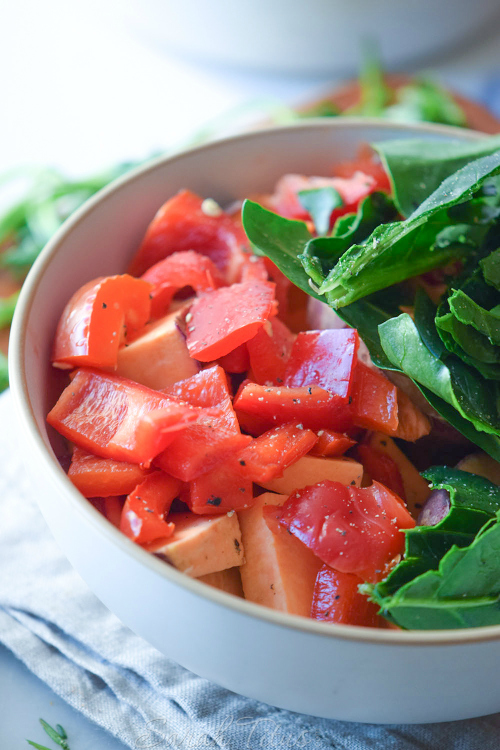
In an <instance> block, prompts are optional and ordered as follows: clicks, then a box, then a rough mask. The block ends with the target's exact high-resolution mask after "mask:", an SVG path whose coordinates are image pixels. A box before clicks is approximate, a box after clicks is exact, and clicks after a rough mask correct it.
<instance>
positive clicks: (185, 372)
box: [116, 311, 198, 390]
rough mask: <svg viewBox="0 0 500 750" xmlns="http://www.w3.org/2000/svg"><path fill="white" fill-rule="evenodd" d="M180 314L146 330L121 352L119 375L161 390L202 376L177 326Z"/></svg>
mask: <svg viewBox="0 0 500 750" xmlns="http://www.w3.org/2000/svg"><path fill="white" fill-rule="evenodd" d="M178 316H179V311H177V312H173V313H170V314H169V315H166V316H165V317H164V318H161V320H158V321H156V323H151V324H150V325H149V326H147V327H146V332H145V333H143V334H142V335H141V336H140V337H139V338H137V339H136V340H135V341H133V342H132V343H131V344H129V346H125V347H123V348H122V349H120V350H119V351H118V367H117V370H116V371H117V373H118V374H119V375H123V377H125V378H130V380H135V381H136V382H137V383H141V384H142V385H147V386H148V388H154V390H161V389H162V388H168V387H169V386H171V385H173V384H174V383H176V382H177V381H179V380H184V379H185V378H189V377H191V375H195V374H196V373H197V372H198V365H197V363H196V362H195V360H194V359H192V358H191V357H190V356H189V353H188V350H187V346H186V341H185V339H184V336H183V335H182V333H181V332H180V331H179V329H178V328H177V325H176V319H177V318H178Z"/></svg>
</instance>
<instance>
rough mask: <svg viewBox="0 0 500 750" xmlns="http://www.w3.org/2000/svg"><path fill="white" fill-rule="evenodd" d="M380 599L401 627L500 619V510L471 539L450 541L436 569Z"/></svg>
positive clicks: (447, 625) (490, 622) (481, 623)
mask: <svg viewBox="0 0 500 750" xmlns="http://www.w3.org/2000/svg"><path fill="white" fill-rule="evenodd" d="M365 590H366V589H365ZM374 598H376V596H375V597H374ZM377 601H378V602H379V604H380V605H381V608H382V613H383V614H384V616H385V617H387V618H388V619H390V620H392V621H393V622H395V623H397V624H398V625H399V626H400V627H402V628H408V629H414V630H430V629H433V630H434V629H436V630H440V629H446V628H465V627H479V626H484V625H496V624H499V623H500V514H499V513H497V514H496V516H495V519H494V520H492V521H489V522H488V523H487V524H486V525H485V526H484V527H483V528H482V530H481V531H480V532H479V533H478V534H477V536H476V538H475V539H474V541H473V542H472V543H471V544H470V545H468V546H467V547H463V548H459V547H456V546H454V547H452V548H451V549H450V550H449V551H448V552H447V553H446V554H445V555H444V557H443V558H442V560H441V561H440V563H439V569H438V570H430V571H428V572H426V573H424V574H422V575H419V576H417V577H416V578H414V579H413V580H411V581H409V582H408V583H406V584H404V585H403V586H401V588H399V589H398V590H397V591H396V593H395V594H394V595H393V596H388V597H385V598H382V599H381V600H380V599H378V600H377Z"/></svg>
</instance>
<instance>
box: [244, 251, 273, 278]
mask: <svg viewBox="0 0 500 750" xmlns="http://www.w3.org/2000/svg"><path fill="white" fill-rule="evenodd" d="M268 280H269V274H268V273H267V268H266V264H265V262H264V258H259V256H258V255H253V254H251V253H249V254H248V255H247V258H246V261H245V263H244V264H243V265H242V267H241V271H240V278H239V279H238V281H239V282H240V283H242V284H244V283H245V282H246V281H268Z"/></svg>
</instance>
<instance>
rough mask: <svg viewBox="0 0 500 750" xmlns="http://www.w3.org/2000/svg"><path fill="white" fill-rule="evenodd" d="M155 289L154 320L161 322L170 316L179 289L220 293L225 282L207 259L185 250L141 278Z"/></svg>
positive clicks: (152, 268) (158, 264)
mask: <svg viewBox="0 0 500 750" xmlns="http://www.w3.org/2000/svg"><path fill="white" fill-rule="evenodd" d="M141 278H142V279H143V280H144V281H147V282H149V283H150V284H151V285H152V289H151V316H152V317H153V318H159V317H161V316H162V315H165V314H166V313H167V312H168V308H169V306H170V303H171V301H172V298H173V296H174V294H175V293H176V292H178V291H179V289H183V288H184V287H186V286H188V287H192V288H193V289H194V290H195V292H196V293H198V294H199V293H201V292H208V291H211V290H213V289H218V288H219V287H220V286H222V285H223V284H224V279H223V277H222V274H221V272H220V271H219V269H218V268H217V266H216V265H215V264H214V263H213V261H211V260H210V258H208V257H207V256H206V255H201V254H200V253H195V252H194V251H193V250H185V251H184V252H181V253H173V254H172V255H169V256H168V258H165V259H164V260H160V261H159V262H158V263H155V265H154V266H152V267H151V268H149V269H148V270H147V271H146V273H144V274H143V275H142V277H141Z"/></svg>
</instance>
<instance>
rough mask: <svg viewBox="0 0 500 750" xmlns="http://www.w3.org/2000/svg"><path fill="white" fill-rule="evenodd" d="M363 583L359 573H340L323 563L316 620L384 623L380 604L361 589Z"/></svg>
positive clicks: (313, 611)
mask: <svg viewBox="0 0 500 750" xmlns="http://www.w3.org/2000/svg"><path fill="white" fill-rule="evenodd" d="M360 583H362V581H361V579H360V578H358V576H355V575H352V574H351V573H340V572H339V571H338V570H333V568H330V566H329V565H323V567H322V568H320V570H319V572H318V577H317V578H316V584H315V586H314V593H313V600H312V605H311V617H312V618H313V619H314V620H323V621H324V622H339V623H343V624H344V625H361V626H363V627H366V628H376V627H380V625H381V623H382V620H381V618H380V617H379V615H378V607H377V605H376V604H374V603H373V602H371V601H370V600H369V599H368V597H367V596H364V595H363V594H360V593H359V590H358V587H359V584H360Z"/></svg>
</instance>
